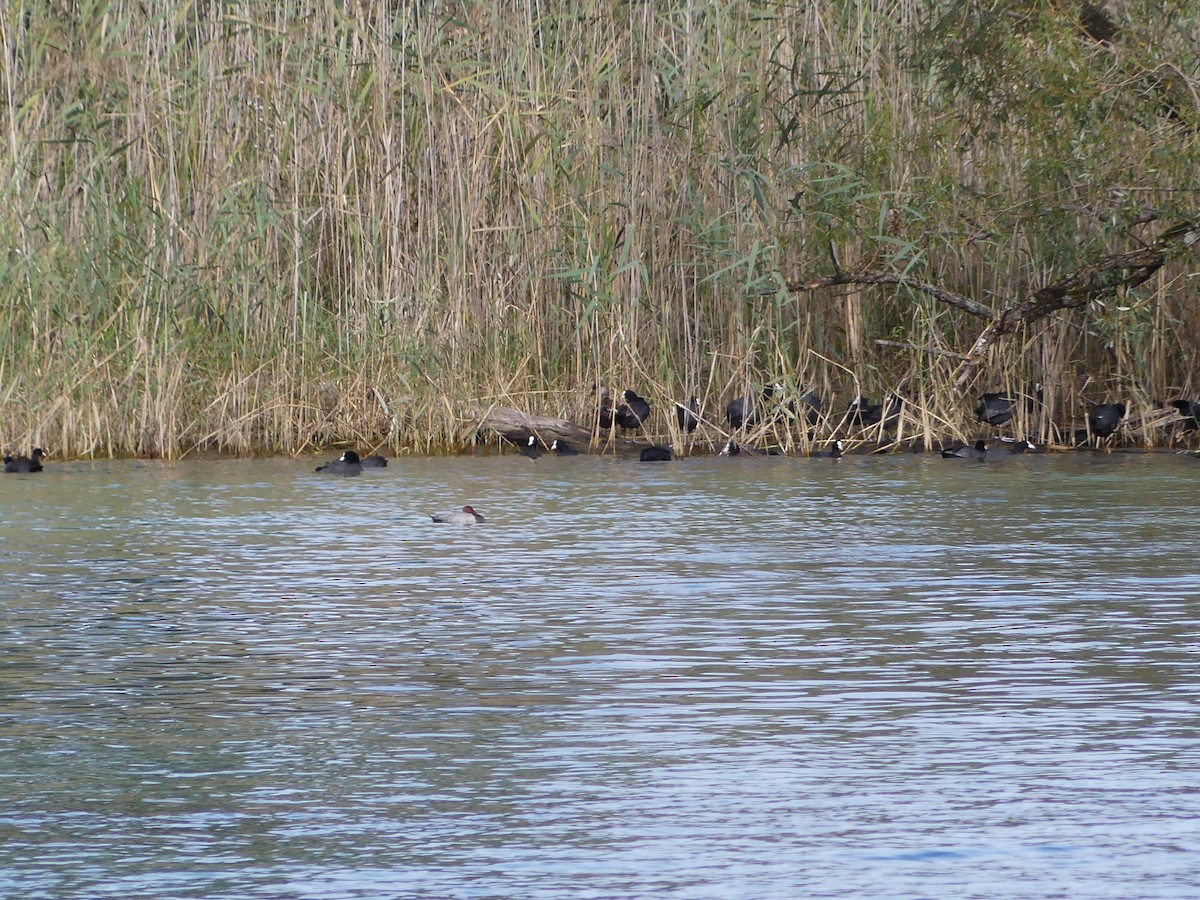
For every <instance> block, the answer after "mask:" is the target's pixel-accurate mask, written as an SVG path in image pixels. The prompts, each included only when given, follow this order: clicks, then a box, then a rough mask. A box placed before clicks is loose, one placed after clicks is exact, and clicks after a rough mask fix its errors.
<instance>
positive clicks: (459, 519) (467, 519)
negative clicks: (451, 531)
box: [429, 506, 483, 525]
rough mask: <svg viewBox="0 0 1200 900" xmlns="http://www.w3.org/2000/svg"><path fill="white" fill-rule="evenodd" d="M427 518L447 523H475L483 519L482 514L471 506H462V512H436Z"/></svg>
mask: <svg viewBox="0 0 1200 900" xmlns="http://www.w3.org/2000/svg"><path fill="white" fill-rule="evenodd" d="M429 518H431V519H433V521H435V522H443V523H445V524H447V525H475V524H478V523H479V522H482V521H483V516H481V515H480V514H479V513H477V512H475V508H474V507H472V506H464V507H463V508H462V512H452V513H438V514H437V515H436V516H432V515H431V516H430V517H429Z"/></svg>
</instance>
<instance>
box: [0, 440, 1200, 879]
mask: <svg viewBox="0 0 1200 900" xmlns="http://www.w3.org/2000/svg"><path fill="white" fill-rule="evenodd" d="M316 462H317V461H315V460H311V459H302V460H281V459H274V460H244V461H185V462H180V463H174V464H171V463H147V462H112V463H58V464H52V465H50V466H48V468H47V470H46V471H45V472H44V473H41V474H40V475H30V476H5V477H4V478H3V479H0V504H2V508H3V521H4V525H3V535H4V541H5V548H6V552H5V554H4V555H3V561H2V562H0V791H3V796H4V797H5V798H6V801H7V802H5V803H4V804H3V806H2V807H0V895H4V896H22V897H45V898H85V897H86V898H102V897H117V896H121V897H128V896H147V897H149V896H155V897H157V896H162V897H206V898H240V897H248V898H260V897H261V898H274V897H280V898H282V897H296V898H310V897H311V898H340V897H350V898H360V897H361V898H377V897H406V896H414V897H415V896H420V897H432V896H437V897H472V898H474V897H480V898H482V897H497V898H499V897H531V898H560V897H561V898H568V897H569V898H577V897H606V898H607V897H635V896H658V897H687V898H707V897H712V898H727V897H764V898H772V897H779V898H793V897H799V896H804V897H862V896H870V897H894V898H925V897H950V896H953V897H960V898H971V897H979V898H995V897H1004V896H1020V897H1025V898H1040V897H1046V898H1049V897H1062V896H1070V897H1073V898H1080V897H1114V898H1116V897H1133V896H1136V897H1144V898H1157V897H1171V898H1176V897H1178V898H1191V897H1194V896H1196V895H1197V892H1198V891H1200V853H1198V851H1200V833H1198V832H1200V826H1198V824H1197V822H1198V821H1200V795H1198V789H1197V786H1196V784H1197V778H1196V772H1197V771H1198V770H1200V703H1198V701H1200V675H1198V674H1197V662H1198V659H1197V656H1198V654H1197V648H1198V647H1200V566H1198V565H1197V555H1196V533H1197V528H1196V516H1197V513H1196V510H1197V505H1198V504H1197V500H1198V499H1200V462H1197V460H1194V459H1190V458H1186V457H1177V456H1171V455H1156V456H1122V455H1095V456H1093V455H1089V454H1076V455H1069V456H1053V457H1051V456H1027V457H1016V456H1005V457H1000V458H997V459H994V460H989V461H988V462H986V463H982V464H981V463H974V462H967V461H960V460H955V461H946V460H942V459H940V458H933V457H926V456H907V455H906V456H897V457H890V458H874V457H871V458H863V457H852V458H847V459H844V460H842V461H841V462H839V463H834V462H832V461H830V460H827V459H826V460H817V459H814V460H794V459H764V458H760V459H753V460H745V459H713V458H706V459H693V460H682V461H677V462H674V463H669V464H657V465H656V464H641V463H638V462H635V461H627V460H613V459H598V458H591V457H578V458H567V459H558V458H553V457H543V458H542V459H539V460H536V461H530V460H527V459H524V458H522V457H517V456H506V457H489V458H459V459H412V460H408V459H400V460H394V461H393V462H392V463H391V465H390V466H389V467H388V468H387V469H386V470H381V471H376V472H372V471H368V472H366V473H364V474H363V475H362V476H360V477H358V478H352V479H339V478H327V477H324V476H318V475H315V474H314V473H313V471H312V469H313V466H314V465H315V464H316ZM465 503H471V504H472V505H474V506H475V507H476V508H477V509H478V510H479V511H480V512H482V513H483V514H484V515H485V516H487V519H488V521H487V523H486V524H485V525H483V526H479V527H468V528H461V527H453V526H437V525H434V524H432V523H431V522H430V521H429V519H428V513H431V512H439V511H447V510H451V509H456V508H458V507H459V506H462V505H463V504H465Z"/></svg>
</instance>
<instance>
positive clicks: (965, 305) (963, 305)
mask: <svg viewBox="0 0 1200 900" xmlns="http://www.w3.org/2000/svg"><path fill="white" fill-rule="evenodd" d="M845 284H855V285H860V284H862V285H867V284H895V285H899V286H901V287H906V288H908V289H909V290H910V291H917V292H918V293H922V294H928V295H929V296H931V297H933V298H934V299H935V300H939V301H941V302H942V303H945V304H946V305H947V306H953V307H954V308H955V309H961V310H962V311H963V312H966V313H970V314H971V315H973V316H978V317H979V318H981V319H991V318H993V317H994V316H995V311H994V310H993V309H992V308H991V307H990V306H985V305H984V304H982V303H980V302H978V301H976V300H972V299H971V298H970V297H964V296H963V295H962V294H956V293H954V291H948V290H946V289H945V288H943V287H939V286H938V285H936V284H930V283H929V282H927V281H921V280H919V279H917V278H913V277H911V276H909V275H901V274H898V273H896V272H881V271H877V270H874V269H867V270H865V271H862V272H841V271H839V272H837V273H835V274H833V275H830V276H829V277H827V278H813V279H810V280H808V281H794V282H788V285H787V289H788V290H789V291H791V292H792V293H800V292H801V291H815V290H817V289H818V288H825V287H836V286H838V285H845Z"/></svg>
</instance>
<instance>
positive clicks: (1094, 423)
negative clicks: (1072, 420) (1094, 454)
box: [1087, 403, 1125, 437]
mask: <svg viewBox="0 0 1200 900" xmlns="http://www.w3.org/2000/svg"><path fill="white" fill-rule="evenodd" d="M1123 418H1125V404H1124V403H1101V404H1100V405H1099V406H1093V407H1092V408H1091V409H1090V410H1088V417H1087V421H1088V431H1090V432H1091V433H1092V434H1093V435H1095V436H1096V437H1108V436H1109V435H1110V434H1112V433H1113V432H1114V431H1116V430H1117V426H1118V425H1120V424H1121V420H1122V419H1123Z"/></svg>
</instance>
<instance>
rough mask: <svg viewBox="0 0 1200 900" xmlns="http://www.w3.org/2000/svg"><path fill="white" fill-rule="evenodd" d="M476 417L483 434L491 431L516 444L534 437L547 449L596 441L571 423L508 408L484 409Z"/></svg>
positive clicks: (585, 430)
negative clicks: (563, 443)
mask: <svg viewBox="0 0 1200 900" xmlns="http://www.w3.org/2000/svg"><path fill="white" fill-rule="evenodd" d="M473 413H474V416H475V419H476V421H477V422H478V429H479V430H481V431H491V432H493V433H494V434H498V435H500V436H501V437H502V438H504V439H505V440H508V441H512V442H513V443H514V444H522V445H523V444H524V443H525V441H527V440H528V439H529V435H531V434H532V435H536V436H537V438H538V440H540V441H541V442H542V443H544V444H545V445H546V446H550V444H551V443H552V442H553V441H555V440H559V441H566V442H567V443H569V444H572V445H576V444H578V445H582V446H586V445H588V444H590V443H591V441H592V432H591V430H590V429H588V428H584V427H583V426H582V425H579V424H576V423H575V422H571V421H569V420H567V419H553V418H549V417H547V416H535V415H531V414H530V413H527V412H523V411H522V410H519V409H512V408H511V407H507V406H490V407H486V408H483V407H481V408H478V409H476V410H473Z"/></svg>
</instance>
